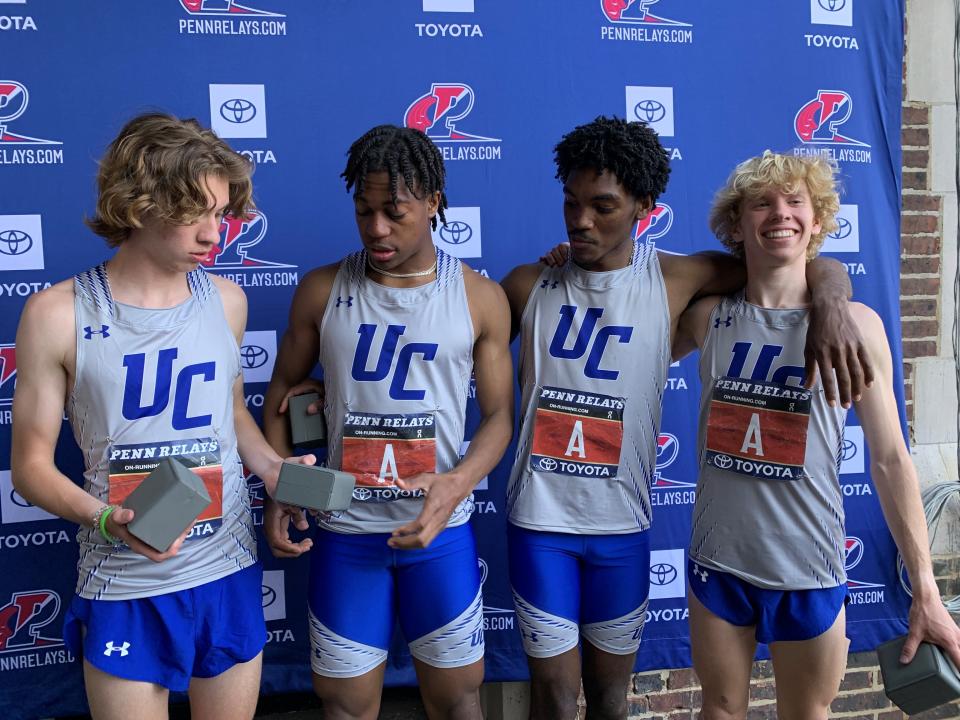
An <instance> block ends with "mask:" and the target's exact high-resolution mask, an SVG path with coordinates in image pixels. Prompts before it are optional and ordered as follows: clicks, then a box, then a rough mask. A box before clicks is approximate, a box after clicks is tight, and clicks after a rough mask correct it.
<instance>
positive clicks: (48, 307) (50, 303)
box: [21, 278, 75, 325]
mask: <svg viewBox="0 0 960 720" xmlns="http://www.w3.org/2000/svg"><path fill="white" fill-rule="evenodd" d="M74 297H75V294H74V290H73V278H69V279H67V280H61V281H60V282H58V283H56V284H54V285H51V286H50V287H48V288H46V289H44V290H41V291H40V292H38V293H35V294H33V295H31V296H30V298H29V299H28V300H27V304H26V306H25V307H24V308H23V315H21V322H22V321H23V320H24V319H27V317H28V316H30V315H39V316H41V319H44V320H49V321H51V322H57V320H58V319H59V318H60V316H68V317H67V319H68V320H70V322H71V325H73V324H75V320H74V314H73V302H74Z"/></svg>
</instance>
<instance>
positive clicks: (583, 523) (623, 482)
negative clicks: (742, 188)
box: [507, 243, 670, 535]
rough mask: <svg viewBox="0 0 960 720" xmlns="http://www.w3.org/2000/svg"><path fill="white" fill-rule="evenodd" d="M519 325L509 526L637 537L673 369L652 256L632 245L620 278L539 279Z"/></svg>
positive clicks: (569, 271)
mask: <svg viewBox="0 0 960 720" xmlns="http://www.w3.org/2000/svg"><path fill="white" fill-rule="evenodd" d="M521 325H522V326H521V334H520V338H521V340H520V384H521V388H522V394H523V399H522V407H523V408H524V416H523V420H522V423H521V427H520V439H519V441H518V444H517V455H516V460H515V462H514V466H513V471H512V472H511V475H510V482H509V485H508V487H507V512H508V519H509V521H510V522H512V523H513V524H515V525H518V526H520V527H525V528H529V529H532V530H541V531H550V532H561V533H574V534H584V535H601V534H621V533H631V532H637V531H640V530H645V529H646V528H648V527H649V526H650V521H651V506H650V482H651V479H652V477H653V473H654V469H655V466H656V447H657V436H658V434H659V432H660V415H661V407H660V406H661V402H662V400H663V389H664V385H665V383H666V377H667V372H668V369H669V367H670V316H669V309H668V305H667V296H666V288H665V286H664V282H663V275H662V273H661V270H660V262H659V260H658V258H657V253H656V250H655V248H654V246H653V245H648V244H639V243H638V244H636V245H635V247H634V253H633V258H632V262H631V264H630V265H629V266H628V267H625V268H622V269H619V270H613V271H609V272H589V271H586V270H583V269H582V268H580V267H578V266H577V265H575V264H574V263H573V262H568V263H567V264H566V265H564V266H563V267H559V268H547V269H545V270H544V271H543V272H542V273H541V274H540V277H539V278H538V279H537V282H536V284H535V285H534V287H533V290H532V291H531V292H530V296H529V298H528V299H527V306H526V308H525V309H524V312H523V317H522V320H521Z"/></svg>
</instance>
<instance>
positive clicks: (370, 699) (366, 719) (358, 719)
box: [313, 673, 380, 720]
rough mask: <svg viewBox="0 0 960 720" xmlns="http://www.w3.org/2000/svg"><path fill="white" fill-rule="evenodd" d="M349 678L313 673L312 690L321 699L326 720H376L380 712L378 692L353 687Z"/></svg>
mask: <svg viewBox="0 0 960 720" xmlns="http://www.w3.org/2000/svg"><path fill="white" fill-rule="evenodd" d="M353 685H354V684H353V683H351V682H350V681H349V680H341V679H338V678H328V677H324V676H322V675H317V674H316V673H314V674H313V691H314V692H315V693H316V694H317V697H318V698H320V700H322V701H323V712H324V717H325V718H327V719H328V720H376V718H377V716H378V715H379V713H380V692H379V690H378V691H377V692H369V691H368V690H366V689H363V690H360V689H358V688H354V687H353Z"/></svg>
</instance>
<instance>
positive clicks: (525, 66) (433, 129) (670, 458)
mask: <svg viewBox="0 0 960 720" xmlns="http://www.w3.org/2000/svg"><path fill="white" fill-rule="evenodd" d="M903 11H904V7H903V0H896V1H891V2H867V1H866V0H790V1H789V2H776V3H772V2H769V1H768V0H729V1H728V2H721V3H717V2H709V1H708V0H564V2H547V1H546V0H533V1H531V2H516V1H513V2H509V1H507V0H402V1H398V0H367V2H362V3H361V2H352V1H351V0H325V1H324V2H307V1H306V0H245V1H244V4H243V5H241V4H240V3H239V2H234V1H233V0H153V1H152V2H136V3H135V2H129V1H124V0H101V1H100V2H97V3H78V2H69V1H68V0H0V304H2V305H0V306H2V308H3V312H2V313H0V519H2V525H0V557H2V564H3V572H2V574H0V707H2V711H0V714H2V715H3V716H4V717H6V718H8V719H9V720H16V719H17V718H35V717H41V716H50V715H61V714H69V713H75V712H83V711H85V702H84V698H83V684H82V679H81V668H80V663H79V661H78V659H77V658H74V657H72V656H71V655H70V654H69V653H68V652H67V650H66V649H65V648H64V645H63V639H62V623H63V616H64V612H65V609H66V606H67V604H68V602H69V600H70V598H71V596H72V593H73V589H74V583H75V580H76V556H77V549H76V546H75V542H74V533H75V527H73V526H71V525H70V524H68V523H66V522H63V521H61V520H58V519H55V518H53V517H51V516H50V515H49V514H47V513H46V512H44V511H43V510H40V509H38V508H36V507H33V506H31V505H29V504H28V503H26V502H25V501H24V500H23V498H21V497H20V496H19V495H17V493H16V492H14V491H13V488H12V485H11V480H10V471H9V468H10V459H9V458H10V455H9V448H10V429H11V422H12V411H11V401H12V396H13V390H14V385H15V383H16V374H17V361H16V348H15V345H14V338H15V333H16V325H17V320H18V318H19V316H20V313H21V311H22V308H23V305H24V303H25V302H26V300H27V298H29V297H30V295H32V294H33V293H36V292H39V291H40V290H42V289H43V288H45V287H48V286H49V285H50V284H51V283H53V282H56V281H58V280H61V279H64V278H66V277H69V276H71V275H73V274H74V273H76V272H78V271H80V270H83V269H86V268H87V267H90V266H92V265H95V264H97V263H99V262H100V261H101V260H103V259H104V258H105V257H107V256H108V255H109V251H108V248H107V247H106V246H105V244H104V243H103V242H102V240H100V239H99V238H97V237H95V236H93V235H92V234H91V233H90V232H89V231H88V230H86V229H85V227H84V226H83V224H82V219H83V218H84V217H85V216H87V215H89V214H90V213H91V212H92V209H93V206H94V201H95V189H94V176H95V173H96V169H97V166H96V162H97V158H98V157H100V156H101V155H102V153H103V151H104V149H105V147H106V145H107V143H108V142H109V141H110V140H111V139H112V138H113V137H114V136H115V135H116V133H117V131H118V130H119V129H120V127H121V126H122V125H123V123H124V122H125V121H126V120H128V119H129V118H130V117H132V116H133V115H135V114H137V113H139V112H142V111H145V110H150V109H162V110H166V111H169V112H172V113H174V114H176V115H179V116H187V117H196V118H198V119H199V120H200V121H201V123H203V124H205V125H209V126H212V127H213V129H214V130H216V132H217V133H219V134H220V136H221V137H223V138H225V139H226V140H227V142H229V143H230V144H231V145H232V146H233V147H234V148H235V149H236V150H238V151H239V152H241V153H243V154H244V155H246V156H247V157H248V158H250V159H251V160H252V161H253V162H254V163H255V165H256V173H255V176H254V182H255V186H256V201H257V206H258V208H259V210H258V212H257V213H256V214H255V215H253V216H252V217H250V218H246V219H242V220H241V219H233V218H228V219H226V220H224V222H223V224H222V227H221V235H222V242H221V245H220V247H219V252H218V253H217V254H216V256H215V257H213V258H212V259H211V261H210V262H209V266H208V270H209V271H210V272H214V273H218V274H220V275H223V276H225V277H229V278H231V279H232V280H234V281H235V282H237V283H238V284H239V285H241V286H242V287H243V288H244V289H245V290H246V292H247V294H248V296H249V304H250V312H249V323H248V328H249V329H248V331H247V335H246V338H245V341H244V345H243V349H242V352H243V361H244V365H245V370H244V372H245V381H246V386H245V387H246V400H247V405H248V406H249V407H250V409H251V410H252V411H253V413H254V415H255V416H257V417H258V418H259V415H260V412H261V407H262V405H263V394H264V391H265V388H266V382H267V381H268V379H269V377H270V373H271V369H272V366H273V361H274V355H275V353H276V349H277V341H278V337H279V336H280V334H282V333H283V330H284V327H285V325H286V322H287V320H286V319H287V311H288V308H289V303H290V300H291V297H292V295H293V291H294V288H295V286H296V285H297V283H298V281H299V279H300V278H301V277H302V276H303V275H304V274H305V273H306V272H307V271H308V270H309V269H311V268H313V267H315V266H317V265H321V264H326V263H329V262H332V261H334V260H336V259H338V258H340V257H342V256H344V255H346V254H347V253H348V252H350V251H352V250H354V249H356V248H357V247H358V246H359V242H358V238H357V231H356V228H355V225H354V222H353V208H352V203H351V200H350V197H349V196H348V195H347V194H346V192H345V189H344V184H343V181H342V180H341V179H340V177H339V174H340V172H341V171H342V169H343V166H344V163H345V152H346V150H347V148H348V147H349V145H350V143H351V142H352V141H353V140H354V139H356V138H357V137H358V136H359V135H360V134H362V133H363V132H364V131H366V130H367V129H368V128H370V127H371V126H373V125H376V124H379V123H385V122H389V123H395V124H406V125H409V126H412V127H416V128H419V129H420V130H422V131H424V132H425V133H426V134H427V135H428V136H430V137H431V138H433V140H434V141H435V142H436V143H437V144H438V146H439V147H440V148H441V150H442V152H443V156H444V158H445V160H446V165H447V173H448V195H449V198H450V204H451V208H450V209H449V210H448V211H447V218H448V224H447V225H446V227H441V228H439V229H438V230H437V231H436V233H435V242H436V243H437V244H438V245H440V246H441V247H443V248H444V249H445V250H446V251H447V252H449V253H451V254H454V255H456V256H458V257H461V258H464V259H465V260H466V262H467V263H468V264H470V265H471V266H472V267H474V268H475V269H477V270H479V271H482V272H483V273H484V274H486V275H489V276H490V277H491V278H494V279H500V278H502V277H503V276H504V275H505V274H506V273H507V272H508V271H509V270H510V269H511V268H512V267H513V266H515V265H517V264H519V263H522V262H530V261H532V260H534V259H536V258H537V257H538V256H539V255H540V253H541V252H542V251H543V250H544V249H546V248H548V247H551V246H553V245H554V244H555V243H557V242H558V241H560V240H563V239H565V232H564V227H563V220H562V214H561V202H562V195H561V189H560V185H559V183H558V182H557V181H556V180H555V179H554V172H555V171H554V167H553V160H552V148H553V146H554V144H555V143H556V142H557V141H558V140H559V138H560V137H561V135H563V134H564V133H565V132H567V131H569V130H570V129H572V128H573V127H574V126H575V125H577V124H580V123H583V122H588V121H590V120H592V119H593V118H594V117H596V116H597V115H600V114H606V115H618V116H621V117H623V116H625V117H627V118H628V119H630V120H643V121H645V122H648V123H649V124H650V125H651V126H652V127H653V128H655V129H656V130H657V131H658V132H659V134H660V136H661V138H662V140H663V143H664V145H665V146H667V147H668V149H669V153H670V157H671V163H672V175H671V180H670V186H669V189H668V191H667V192H666V194H665V195H664V196H663V197H662V198H661V199H660V202H659V204H658V205H657V207H656V209H655V210H654V212H653V213H652V214H651V216H650V217H649V218H648V219H647V220H645V221H644V222H643V223H642V224H641V225H640V226H639V227H638V228H637V231H636V232H637V236H638V238H640V239H642V240H644V241H646V242H650V243H655V244H656V246H657V247H658V248H659V249H661V250H663V251H666V252H674V253H690V252H694V251H697V250H701V249H716V248H718V247H719V244H718V242H717V241H716V239H715V238H713V237H712V236H711V235H710V233H709V231H708V230H707V227H706V215H707V210H708V207H709V203H710V200H711V197H712V194H713V192H714V190H715V189H716V188H717V187H719V186H720V185H721V184H722V183H723V181H724V179H725V178H726V176H727V174H728V173H729V172H730V170H731V169H732V168H733V166H734V165H735V164H736V163H737V162H738V161H740V160H742V159H744V158H746V157H747V156H750V155H755V154H757V153H759V152H761V151H763V150H764V149H765V148H772V149H775V150H782V151H788V152H794V153H797V154H812V153H823V154H826V155H829V156H831V157H833V158H835V159H836V160H837V162H838V163H839V167H840V170H841V176H842V180H843V184H844V187H845V192H844V195H843V198H842V203H843V204H842V205H841V209H840V228H839V230H838V231H837V232H836V233H835V234H834V235H832V236H830V237H829V238H828V240H827V243H826V246H825V247H824V252H825V253H826V254H828V255H831V256H834V257H836V258H837V259H839V260H840V261H842V262H844V263H846V266H847V268H848V270H849V273H850V275H851V280H852V281H853V285H854V290H855V293H856V295H857V297H858V299H860V300H862V301H863V302H866V303H867V304H869V305H871V306H872V307H873V308H875V309H876V310H877V311H878V312H879V313H880V315H881V316H882V317H883V319H884V321H885V322H886V325H887V330H888V333H889V339H890V342H891V345H892V347H893V348H894V356H895V362H894V368H895V374H896V378H895V382H896V386H897V387H896V389H897V395H898V400H899V401H900V407H901V415H902V407H903V402H902V393H901V389H900V388H901V382H902V378H901V373H900V368H901V363H900V351H899V348H900V335H899V332H900V330H899V328H900V323H899V252H898V248H899V204H900V166H901V162H900V144H899V130H900V103H901V77H902V76H901V72H902V60H903ZM638 312H640V309H638ZM699 389H700V388H699V380H698V379H697V366H696V359H695V358H688V359H687V360H685V361H684V362H682V363H680V364H679V365H676V366H674V367H672V368H671V369H670V374H669V379H668V381H667V387H666V392H665V394H664V398H665V399H664V416H663V427H662V434H661V435H660V438H659V446H658V461H657V472H656V478H655V481H654V484H653V489H652V496H653V504H654V506H655V507H654V516H655V519H654V530H653V536H652V548H653V557H652V560H651V567H650V568H637V572H649V573H650V579H651V583H652V586H651V587H652V595H651V602H650V606H649V613H648V617H647V626H646V630H645V633H644V641H643V645H642V647H641V650H640V653H639V656H638V659H637V667H638V669H648V668H666V667H685V666H689V665H690V649H689V640H688V628H687V607H686V600H685V597H684V589H685V582H686V578H685V562H684V548H685V546H686V542H687V540H688V533H689V522H690V511H691V507H692V502H693V496H694V486H695V480H696V462H695V417H696V401H697V397H698V393H699ZM901 420H902V418H901ZM476 422H477V415H476V408H475V407H473V406H472V407H471V408H470V418H469V421H468V429H469V430H470V431H472V428H473V427H475V426H476ZM848 422H849V427H848V428H847V432H846V440H845V444H844V456H843V465H842V468H841V485H842V489H843V495H844V498H845V502H846V510H847V518H848V525H847V533H848V536H849V537H848V538H847V541H846V548H847V570H848V573H849V577H850V581H849V584H850V590H851V603H850V606H849V607H848V618H849V631H848V632H849V635H850V637H851V639H852V646H851V647H852V649H853V650H863V649H867V648H873V647H875V646H876V645H877V644H878V643H879V642H880V641H883V640H885V639H887V638H889V637H891V636H893V635H894V634H896V633H898V632H900V631H901V630H902V629H903V628H904V618H905V617H906V614H907V609H908V606H909V599H908V598H907V596H906V594H905V593H904V592H903V590H902V588H901V586H900V581H899V579H898V577H897V571H896V566H895V557H896V550H895V547H894V545H893V543H892V541H891V538H890V535H889V533H888V532H887V529H886V526H885V524H884V521H883V517H882V515H881V512H880V507H879V504H878V502H877V496H876V493H875V491H874V488H873V485H872V484H871V481H870V477H869V475H868V472H867V470H868V467H869V463H868V453H867V451H866V448H865V447H864V443H863V433H862V431H861V429H860V428H859V426H858V424H857V420H856V418H855V417H854V416H853V415H851V417H850V419H849V421H848ZM468 437H469V434H468ZM512 454H513V448H511V449H510V450H509V451H508V454H507V456H506V457H505V459H504V460H503V462H501V463H500V465H499V466H498V467H497V468H496V470H495V471H494V472H493V473H491V475H490V476H489V477H488V478H487V479H485V480H484V481H483V482H482V483H481V485H480V486H479V488H478V490H477V492H476V501H477V502H476V508H477V511H476V514H475V516H474V520H473V524H474V527H475V530H476V533H477V536H478V540H479V543H480V550H481V557H482V560H481V564H482V571H483V577H484V579H485V583H484V586H483V589H484V616H485V629H486V642H487V654H486V668H487V678H488V680H493V681H496V680H516V679H523V678H525V677H526V674H527V671H526V663H525V659H524V656H523V652H522V650H521V647H520V637H519V631H518V628H517V622H516V618H515V616H514V612H513V609H512V608H513V605H512V599H511V595H510V591H509V586H508V582H507V579H506V576H507V575H506V568H505V548H504V538H505V532H504V522H505V520H504V489H505V485H506V479H507V476H508V472H509V468H510V464H511V461H512ZM56 460H57V463H58V465H59V467H61V468H62V469H63V470H64V471H65V472H66V473H67V474H68V475H70V476H71V477H73V478H75V479H77V480H79V479H80V477H81V470H82V463H81V458H80V455H79V452H78V451H77V450H76V448H75V446H74V444H73V440H72V437H71V433H70V432H69V429H68V428H67V427H66V425H65V426H64V432H63V433H62V437H61V441H60V443H59V446H58V451H57V457H56ZM248 480H249V486H250V495H251V499H252V504H253V507H254V513H255V515H257V519H258V521H259V520H261V519H262V518H261V514H262V506H263V497H264V492H263V484H262V482H260V481H259V480H258V479H257V478H256V477H252V476H251V477H249V478H248ZM744 522H745V523H749V518H744ZM756 542H757V543H758V544H763V543H765V542H767V539H766V538H764V537H760V536H758V537H757V538H756ZM261 555H262V557H263V559H264V566H265V569H266V573H265V579H264V586H263V609H264V614H265V616H266V619H267V625H268V628H269V630H270V639H269V643H268V645H267V648H266V654H265V664H264V690H265V692H269V693H275V692H281V691H290V690H307V689H309V687H310V672H309V665H308V653H309V643H308V637H307V630H306V573H307V562H306V558H301V559H299V560H297V561H277V560H274V559H273V558H272V557H271V556H270V554H269V552H268V551H267V550H266V547H265V546H263V545H262V546H261ZM394 645H395V652H393V653H392V654H391V657H390V661H389V667H388V672H387V682H388V683H391V684H412V683H413V682H414V680H415V678H414V675H413V671H412V667H411V662H410V657H409V654H408V652H407V651H406V648H405V646H404V645H403V643H402V642H399V641H398V642H395V643H394Z"/></svg>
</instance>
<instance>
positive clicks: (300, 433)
mask: <svg viewBox="0 0 960 720" xmlns="http://www.w3.org/2000/svg"><path fill="white" fill-rule="evenodd" d="M319 400H320V396H319V395H318V394H317V393H307V394H306V395H294V396H293V397H292V398H290V400H289V401H288V402H287V413H288V414H289V415H290V442H291V443H292V444H293V446H294V447H302V448H316V447H326V445H327V423H326V422H325V421H324V418H323V413H322V412H318V413H316V414H315V415H311V414H309V413H308V412H307V407H308V406H309V405H310V404H311V403H315V402H319Z"/></svg>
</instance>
